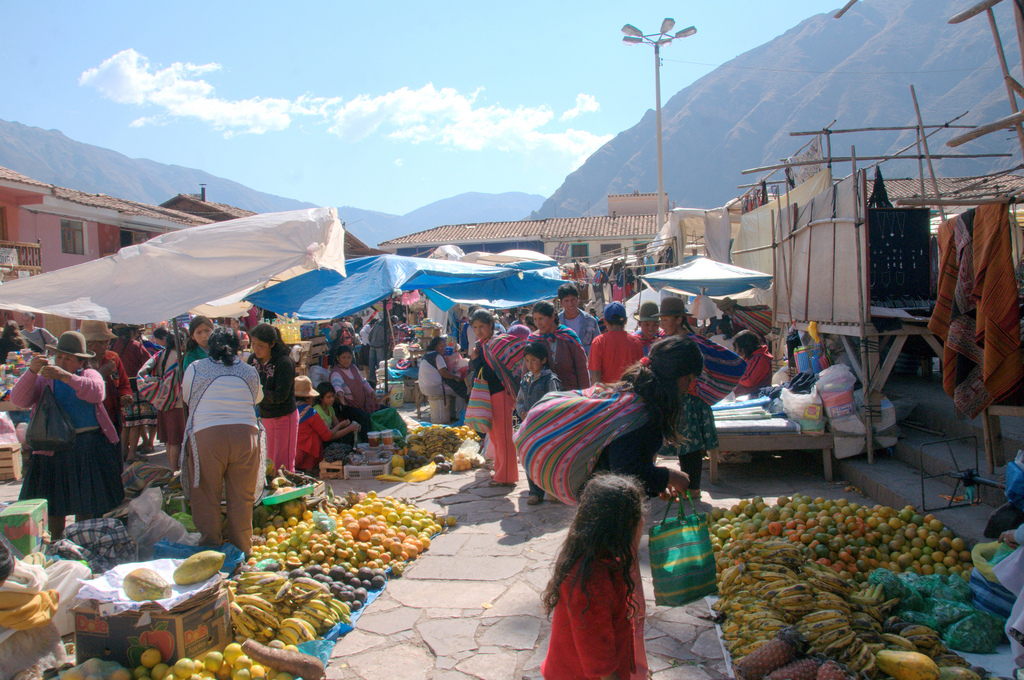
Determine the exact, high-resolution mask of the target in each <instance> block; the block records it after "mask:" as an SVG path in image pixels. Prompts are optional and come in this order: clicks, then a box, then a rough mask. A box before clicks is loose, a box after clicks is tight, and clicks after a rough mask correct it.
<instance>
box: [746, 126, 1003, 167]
mask: <svg viewBox="0 0 1024 680" xmlns="http://www.w3.org/2000/svg"><path fill="white" fill-rule="evenodd" d="M1004 120H1005V119H1004ZM1001 127H1008V126H1007V125H1002V126H1001ZM997 129H999V128H995V129H994V130H989V132H994V131H995V130H997ZM965 136H966V135H965ZM978 136H980V135H975V137H978ZM950 141H952V140H950ZM964 141H966V140H964ZM946 144H947V145H949V142H946ZM911 146H914V145H913V144H911ZM1012 155H1013V154H1012V153H972V154H966V153H958V154H932V159H935V160H938V159H947V158H1009V157H1011V156H1012ZM896 159H899V160H911V161H912V160H916V159H917V156H895V155H888V156H864V157H863V158H860V159H858V160H861V161H892V160H896ZM827 160H831V161H834V162H836V163H839V162H846V161H852V160H853V159H852V158H849V157H844V156H836V157H835V158H830V159H827ZM822 162H823V161H792V162H782V163H775V164H774V165H765V166H762V167H760V168H750V169H749V170H743V171H741V173H740V174H743V175H749V174H751V173H754V172H765V171H767V170H778V169H779V168H787V167H796V166H798V165H816V164H818V163H822ZM831 167H832V164H831V163H829V168H831Z"/></svg>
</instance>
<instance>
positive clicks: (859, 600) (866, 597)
mask: <svg viewBox="0 0 1024 680" xmlns="http://www.w3.org/2000/svg"><path fill="white" fill-rule="evenodd" d="M846 599H847V600H848V601H849V602H850V604H860V605H865V606H869V607H874V606H877V605H880V604H882V603H883V602H885V587H884V586H883V585H882V584H881V583H879V584H877V585H876V586H874V587H873V588H869V589H868V590H861V591H858V592H855V593H850V594H849V595H848V596H847V598H846Z"/></svg>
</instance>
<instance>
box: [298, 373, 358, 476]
mask: <svg viewBox="0 0 1024 680" xmlns="http://www.w3.org/2000/svg"><path fill="white" fill-rule="evenodd" d="M319 396H320V393H319V392H317V391H316V390H315V389H313V381H312V380H310V379H309V376H305V375H299V376H296V377H295V405H296V407H297V408H298V411H299V439H298V448H297V450H296V452H295V469H296V470H302V471H303V472H315V471H316V468H317V466H318V465H319V464H320V459H321V458H322V454H323V447H324V444H326V443H327V442H330V441H335V440H337V439H341V438H342V437H344V436H345V435H347V434H349V433H351V432H359V423H354V422H352V421H350V420H339V421H338V422H337V423H336V424H335V425H334V427H327V423H325V422H324V419H323V418H321V417H320V414H319V413H317V411H316V408H315V405H314V400H315V399H316V398H317V397H319Z"/></svg>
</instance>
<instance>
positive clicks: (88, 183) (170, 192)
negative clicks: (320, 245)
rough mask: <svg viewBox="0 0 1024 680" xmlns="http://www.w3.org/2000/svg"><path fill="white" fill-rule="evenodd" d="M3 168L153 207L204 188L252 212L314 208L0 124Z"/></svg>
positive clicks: (49, 132)
mask: <svg viewBox="0 0 1024 680" xmlns="http://www.w3.org/2000/svg"><path fill="white" fill-rule="evenodd" d="M0 166H3V167H5V168H10V169H11V170H14V171H16V172H20V173H22V174H23V175H27V176H29V177H31V178H32V179H37V180H39V181H41V182H46V183H48V184H56V185H58V186H62V187H68V188H70V189H78V190H79V191H87V192H89V193H96V194H107V195H108V196H116V197H117V198H127V199H131V200H133V201H141V202H143V203H149V204H151V205H159V204H161V203H163V202H164V201H166V200H167V199H169V198H171V197H173V196H176V195H178V194H180V193H185V192H197V191H199V185H200V184H206V193H207V195H209V196H210V200H213V201H217V202H218V203H227V204H228V205H233V206H236V207H239V208H245V209H246V210H252V211H253V212H279V211H282V210H298V209H301V208H315V207H317V206H316V205H314V204H313V203H304V202H302V201H296V200H295V199H292V198H284V197H282V196H275V195H273V194H267V193H264V192H262V191H256V190H254V189H250V188H249V187H247V186H245V185H243V184H239V183H238V182H232V181H231V180H228V179H224V178H223V177H217V176H215V175H211V174H210V173H208V172H203V171H202V170H195V169H192V168H183V167H181V166H180V165H165V164H163V163H157V162H155V161H151V160H148V159H145V158H128V157H127V156H125V155H124V154H120V153H118V152H116V151H111V150H110V149H104V148H103V147H100V146H93V145H92V144H84V143H82V142H76V141H74V140H73V139H69V138H68V137H66V136H65V135H64V134H63V133H62V132H60V131H59V130H43V129H42V128H37V127H30V126H28V125H22V124H21V123H13V122H8V121H5V120H0Z"/></svg>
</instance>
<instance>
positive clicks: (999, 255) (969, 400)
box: [928, 204, 1024, 418]
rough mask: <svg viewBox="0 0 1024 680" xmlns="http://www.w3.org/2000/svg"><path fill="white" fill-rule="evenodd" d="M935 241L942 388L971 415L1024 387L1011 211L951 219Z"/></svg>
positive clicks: (935, 322) (979, 211) (932, 324)
mask: <svg viewBox="0 0 1024 680" xmlns="http://www.w3.org/2000/svg"><path fill="white" fill-rule="evenodd" d="M938 241H939V281H938V299H937V301H936V304H935V310H934V311H933V312H932V318H931V320H930V321H929V322H928V329H929V330H931V331H932V332H933V333H935V334H936V335H937V336H939V337H940V338H942V340H943V343H944V346H945V349H944V352H943V365H942V386H943V389H945V391H946V393H947V394H949V395H950V396H951V397H953V404H954V406H955V407H956V410H957V411H958V412H959V413H962V414H966V415H967V416H969V417H971V418H974V417H975V416H977V415H978V414H979V413H981V411H982V410H984V409H985V407H987V406H988V405H989V404H992V403H998V402H1000V401H1001V400H1004V399H1006V398H1007V397H1008V396H1010V395H1011V394H1012V393H1013V392H1015V391H1017V390H1018V389H1019V388H1020V386H1021V383H1022V382H1024V365H1022V363H1021V358H1020V313H1019V310H1018V307H1017V299H1018V290H1017V283H1016V278H1015V275H1014V271H1013V261H1012V258H1011V253H1010V227H1009V217H1008V212H1007V206H1005V205H995V204H992V205H983V206H980V207H978V208H976V209H973V210H968V211H967V212H965V213H963V214H962V215H957V216H956V217H953V218H951V219H948V220H946V221H945V222H943V223H942V225H941V226H940V227H939V237H938ZM977 319H981V320H982V321H981V323H980V324H979V323H978V322H977Z"/></svg>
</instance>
